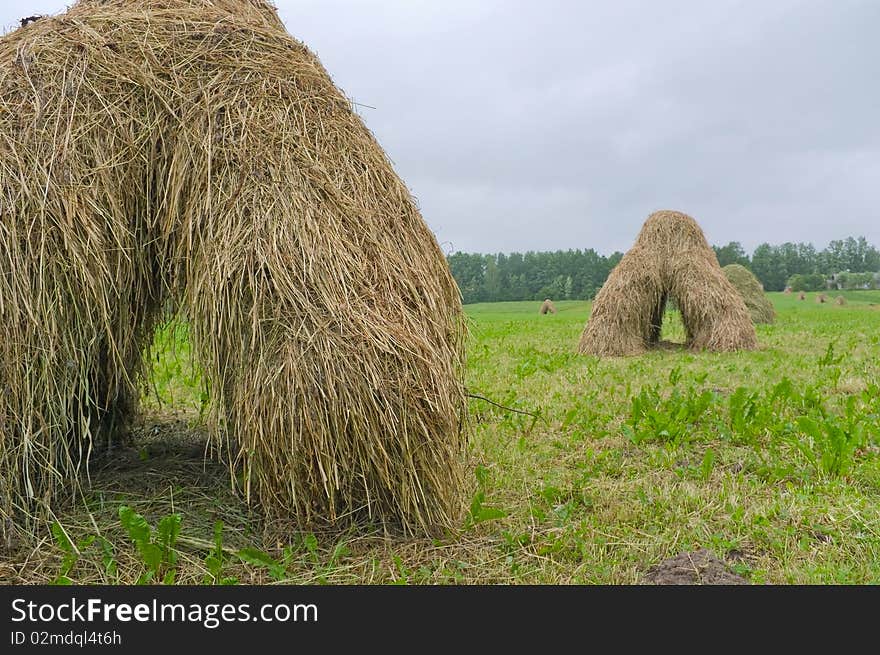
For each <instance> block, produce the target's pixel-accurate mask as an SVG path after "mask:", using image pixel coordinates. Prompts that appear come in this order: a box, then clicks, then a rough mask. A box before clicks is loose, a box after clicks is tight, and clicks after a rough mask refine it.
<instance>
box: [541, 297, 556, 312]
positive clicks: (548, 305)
mask: <svg viewBox="0 0 880 655" xmlns="http://www.w3.org/2000/svg"><path fill="white" fill-rule="evenodd" d="M538 311H539V312H540V313H541V315H542V316H543V315H544V314H555V313H556V307H555V306H554V305H553V301H552V300H550V299H549V298H547V299H546V300H544V302H542V303H541V309H540V310H538Z"/></svg>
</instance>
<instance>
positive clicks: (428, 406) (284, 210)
mask: <svg viewBox="0 0 880 655" xmlns="http://www.w3.org/2000/svg"><path fill="white" fill-rule="evenodd" d="M0 194H2V195H0V200H2V202H3V222H2V225H0V260H2V262H3V269H2V271H0V272H2V275H0V324H2V327H0V330H2V334H0V390H2V396H0V472H2V476H3V480H2V484H0V513H2V518H3V519H4V525H6V526H9V525H17V526H18V527H19V528H25V527H27V525H32V523H33V522H31V521H29V520H28V518H27V517H43V516H45V515H46V514H47V511H48V508H50V507H51V506H52V504H53V503H54V502H56V500H57V499H58V498H59V497H60V496H63V495H67V494H68V493H70V492H71V491H73V490H75V489H76V488H77V485H79V484H80V483H82V481H83V480H85V478H86V476H87V470H88V462H89V458H90V456H91V455H92V454H93V452H94V451H95V450H96V449H98V448H100V447H102V446H101V444H102V443H103V442H102V439H101V438H100V437H101V435H109V436H114V435H116V434H117V433H118V428H119V427H120V426H121V425H123V424H124V423H125V421H126V420H127V419H129V418H130V417H131V415H132V412H133V411H134V408H135V406H136V401H137V397H138V392H139V389H140V386H141V384H142V383H143V380H144V375H145V367H144V355H145V352H146V350H147V349H148V347H149V343H150V341H151V339H152V335H153V330H154V327H155V325H156V322H157V320H159V319H160V318H161V311H162V308H163V307H165V306H166V305H167V304H168V302H172V303H173V304H174V305H175V306H177V307H179V308H180V309H181V311H182V312H183V314H184V315H185V317H186V319H187V320H188V321H189V322H190V328H191V329H190V333H191V337H192V340H193V346H194V351H195V353H196V356H197V359H198V362H199V363H200V365H201V367H202V368H203V370H204V375H205V378H206V379H207V381H208V390H209V391H210V396H211V404H210V424H211V425H212V426H213V428H212V429H213V446H214V449H215V450H216V452H217V453H218V454H219V455H220V456H221V457H222V458H224V459H225V460H226V461H227V462H229V465H230V468H231V476H230V477H231V480H232V481H233V484H234V485H235V486H236V487H237V488H238V489H239V490H240V491H241V492H242V494H243V495H244V497H245V498H246V499H247V500H248V501H258V505H259V507H260V508H262V509H263V510H264V511H265V512H266V513H267V514H268V515H273V516H274V515H281V516H293V517H295V518H296V519H298V520H299V521H300V522H301V523H303V524H308V523H312V522H314V521H323V520H329V521H336V520H343V519H344V520H349V519H367V520H372V521H377V522H382V523H384V524H386V525H391V526H394V527H400V528H401V529H402V530H403V531H404V532H435V531H438V530H442V529H446V528H449V527H451V526H454V525H456V524H457V522H458V520H459V516H460V511H461V509H462V502H461V501H462V498H461V486H462V461H461V460H462V453H463V448H464V444H465V441H466V434H467V431H466V429H465V426H464V421H465V416H466V412H465V409H466V406H465V395H464V388H463V383H462V376H463V366H464V354H463V353H464V350H463V344H464V337H465V327H464V321H463V313H462V308H461V302H460V294H459V292H458V288H457V287H456V285H455V282H454V280H453V279H452V277H451V275H450V273H449V270H448V267H447V264H446V261H445V258H444V256H443V253H442V252H441V250H440V248H439V247H438V244H437V242H436V239H435V238H434V235H433V234H432V233H431V232H430V230H429V229H428V228H427V226H426V225H425V223H424V221H423V220H422V218H421V216H420V215H419V212H418V209H417V207H416V205H415V203H414V201H413V199H412V197H411V195H410V193H409V192H408V190H407V188H406V186H405V185H404V183H403V182H402V181H401V180H400V179H399V178H398V176H397V175H396V174H395V172H394V170H393V168H392V165H391V164H390V162H389V160H388V159H387V157H386V156H385V154H384V152H383V151H382V149H381V148H380V146H379V145H378V144H377V143H376V141H375V139H374V138H373V136H372V135H371V134H370V132H369V131H368V130H367V128H366V127H365V126H364V124H363V123H362V121H361V120H360V118H359V117H358V116H357V115H356V114H355V112H354V111H353V110H352V107H351V105H350V102H349V101H348V100H347V99H346V98H345V96H344V95H343V94H342V93H341V92H340V91H339V90H338V89H337V88H336V87H335V86H334V85H333V83H332V81H331V79H330V77H329V75H328V74H327V72H326V71H325V70H324V68H323V67H322V66H321V64H320V63H319V61H318V60H317V59H316V58H315V57H314V55H312V54H311V53H310V52H309V51H308V50H307V49H306V47H304V46H303V45H302V44H301V43H300V42H298V41H296V40H295V39H294V38H292V37H291V36H290V35H288V34H287V32H286V31H285V29H284V27H283V24H282V23H281V21H280V19H279V18H278V16H277V14H276V12H275V10H274V8H273V7H272V6H271V5H270V4H269V3H268V2H264V1H263V0H82V1H80V2H78V3H76V4H75V5H73V7H72V8H70V9H69V10H68V11H67V12H66V13H64V14H61V15H58V16H55V17H49V18H43V19H41V20H38V21H36V22H34V23H31V24H29V25H27V26H26V27H22V28H21V29H18V30H16V31H14V32H11V33H10V34H8V35H6V36H4V37H3V38H2V39H0Z"/></svg>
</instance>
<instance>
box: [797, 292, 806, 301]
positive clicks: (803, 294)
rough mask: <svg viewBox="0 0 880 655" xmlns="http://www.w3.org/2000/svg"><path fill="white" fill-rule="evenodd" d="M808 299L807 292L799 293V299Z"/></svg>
mask: <svg viewBox="0 0 880 655" xmlns="http://www.w3.org/2000/svg"><path fill="white" fill-rule="evenodd" d="M806 299H807V294H805V293H804V292H803V291H801V292H800V293H799V294H798V300H806Z"/></svg>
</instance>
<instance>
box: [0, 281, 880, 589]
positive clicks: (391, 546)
mask: <svg viewBox="0 0 880 655" xmlns="http://www.w3.org/2000/svg"><path fill="white" fill-rule="evenodd" d="M770 295H771V299H772V301H773V303H774V305H775V306H776V308H777V311H778V320H777V322H776V324H775V325H771V326H759V327H758V336H759V341H760V344H761V349H760V350H758V351H756V352H748V353H733V354H708V353H691V352H687V351H684V350H676V349H665V350H661V351H657V352H653V353H651V354H648V355H646V356H643V357H637V358H627V359H609V360H599V359H596V358H593V357H585V356H579V355H576V354H575V346H576V344H577V340H578V337H579V335H580V332H581V330H582V328H583V325H584V322H585V320H586V318H587V316H588V315H589V303H585V302H560V303H557V308H558V310H559V313H558V314H556V315H547V316H541V315H539V314H538V307H539V305H540V303H532V302H527V303H496V304H485V305H471V306H468V307H467V308H466V309H467V312H468V315H469V317H470V319H471V340H470V346H469V365H468V378H467V384H468V388H469V390H470V391H471V392H472V393H474V394H477V395H482V396H486V397H487V398H491V399H492V400H493V401H495V402H497V403H499V404H501V405H504V406H506V407H508V408H513V409H518V410H521V411H523V412H528V413H529V414H522V413H515V412H512V411H509V410H508V409H505V408H501V407H498V406H496V405H493V404H490V403H486V402H484V401H481V400H478V399H473V400H472V401H471V410H472V419H473V423H474V428H475V432H474V437H473V440H472V443H471V445H470V453H469V457H470V462H469V467H470V469H471V470H472V488H471V489H469V494H470V495H471V498H472V502H471V506H470V511H469V513H468V515H467V516H466V517H464V518H463V520H462V525H461V530H460V531H459V532H458V533H457V534H454V535H449V536H448V538H446V539H444V540H439V541H429V540H401V539H399V538H396V537H394V536H388V535H384V534H381V533H380V532H378V531H370V530H368V529H361V530H357V531H353V530H349V531H345V532H339V531H336V532H332V531H330V532H319V533H307V534H302V533H297V532H296V531H295V530H294V528H293V527H292V526H289V525H281V524H270V525H267V524H265V523H263V522H261V521H259V520H258V519H257V518H256V516H255V515H254V514H252V513H251V512H250V511H249V510H248V509H247V508H246V507H244V506H243V505H242V503H241V502H240V500H238V499H236V498H234V497H233V496H232V495H231V494H230V493H229V491H228V488H229V485H228V478H227V475H228V474H227V473H226V472H225V469H223V468H222V467H220V466H218V465H214V464H212V463H210V462H209V463H207V464H206V463H204V462H203V458H202V449H203V447H204V436H203V430H202V429H201V428H200V427H199V421H200V419H199V416H200V412H201V411H203V409H204V406H205V403H206V402H207V401H208V399H207V398H206V397H205V396H204V395H202V392H201V390H200V388H199V379H198V374H197V373H195V372H193V371H192V370H191V369H189V368H188V367H187V366H186V363H185V357H184V359H181V357H179V356H177V355H172V350H174V351H176V353H178V354H179V355H184V356H185V355H186V353H187V347H186V340H185V332H183V331H181V330H182V328H176V330H177V331H176V332H173V333H172V332H170V331H167V330H166V331H165V332H164V333H163V334H161V335H160V336H159V337H158V339H159V342H158V343H159V347H158V349H157V352H158V355H156V357H157V359H156V360H155V361H156V362H157V364H156V365H155V366H156V374H155V384H154V386H153V388H152V391H151V396H150V398H149V399H148V400H147V401H146V403H145V404H146V405H147V417H146V420H145V422H144V423H143V426H141V428H140V431H139V432H138V433H137V434H136V435H135V438H134V441H133V444H132V445H131V446H130V447H129V449H128V450H123V451H122V453H123V455H125V457H127V458H128V459H127V460H125V457H123V460H125V461H123V466H120V462H119V459H118V457H117V458H116V459H113V458H112V457H111V458H109V461H108V462H106V463H105V464H103V467H104V468H101V466H97V467H95V468H96V470H95V472H94V473H93V479H92V483H93V484H92V488H91V492H90V494H89V496H88V497H87V498H86V499H85V501H86V503H85V506H86V507H87V508H88V509H87V511H86V510H84V509H83V504H82V503H79V504H77V505H71V506H70V507H65V508H59V510H58V511H57V512H56V514H57V515H58V525H59V528H61V527H63V533H64V535H65V536H64V537H62V536H59V535H58V534H57V532H58V530H57V529H56V531H55V532H56V534H55V535H54V536H49V537H46V538H44V539H41V540H39V541H37V542H36V543H33V544H27V545H25V546H24V547H22V549H20V550H19V552H18V553H17V554H16V555H15V556H13V557H10V558H7V559H6V560H3V561H0V578H3V579H5V580H8V581H13V582H49V581H60V582H66V581H70V582H73V583H87V582H111V583H134V582H137V581H139V580H140V581H144V580H145V577H146V578H147V579H153V580H160V579H164V580H167V581H169V582H171V581H173V582H176V583H178V584H181V583H220V582H227V583H233V582H255V583H315V582H318V583H331V584H347V583H412V584H439V583H458V584H469V583H475V584H484V583H511V584H519V583H529V584H557V583H561V584H567V583H585V584H592V583H602V584H635V583H639V582H641V581H642V580H643V576H644V574H645V572H646V571H647V570H648V569H649V568H650V567H651V566H653V565H655V564H657V563H658V562H660V561H662V560H663V559H665V558H667V557H670V556H673V555H675V554H677V553H680V552H683V551H694V550H697V549H699V548H708V549H710V550H711V551H713V552H714V553H715V554H716V555H717V556H718V557H721V558H725V559H726V560H727V561H728V562H729V564H730V566H731V567H732V568H733V569H735V570H736V571H737V572H738V573H739V574H740V575H743V576H744V577H746V578H747V579H748V580H750V581H751V582H754V583H776V584H833V583H847V584H868V583H877V582H880V457H878V452H880V367H878V354H880V330H878V327H880V311H878V310H880V292H843V293H842V294H840V295H844V296H845V297H847V299H848V301H849V304H848V305H847V306H846V307H837V306H834V305H831V304H823V305H820V304H816V303H815V302H814V296H815V294H808V298H807V300H806V301H798V300H797V296H796V295H791V296H786V295H783V294H770ZM834 295H838V294H833V295H832V297H833V296H834ZM663 336H664V338H665V339H669V340H671V341H676V340H677V341H680V340H681V339H683V331H682V328H681V323H680V320H678V318H677V316H675V314H674V313H670V314H669V315H668V316H667V321H666V325H665V327H664V335H663ZM132 453H134V454H132ZM120 507H125V508H129V509H128V510H123V514H120ZM132 514H134V515H135V518H134V519H133V518H132ZM171 515H179V535H175V536H174V540H173V541H172V543H170V544H169V543H168V540H167V538H166V537H167V534H166V533H167V530H168V529H169V526H173V525H176V524H177V522H178V520H177V519H169V518H168V517H169V516H171ZM122 516H125V517H127V520H126V522H125V524H124V522H123V521H122V520H121V517H122ZM138 516H142V517H143V519H144V520H143V523H144V524H146V525H147V526H150V527H151V529H152V532H149V533H148V534H147V536H146V537H145V536H144V532H143V524H142V523H141V522H140V521H136V520H135V519H136V518H137V517H138ZM163 519H164V520H165V523H164V526H165V533H162V532H161V530H160V529H159V528H160V524H161V522H162V521H163ZM132 525H135V526H139V527H138V528H137V529H138V530H140V532H136V534H135V535H134V536H132V533H131V526H132ZM126 526H127V527H126ZM160 535H165V536H161V539H160ZM138 537H139V538H140V542H139V541H138ZM145 539H146V541H144V540H145ZM77 544H82V548H78V547H77ZM151 544H152V545H151ZM157 549H158V551H157ZM77 550H80V551H82V552H76V551H77ZM159 551H161V553H163V557H164V558H165V559H162V558H159V555H157V552H159ZM144 553H152V555H151V556H150V557H152V559H150V558H149V557H147V558H146V559H145V555H144ZM156 558H159V560H157V559H156ZM150 571H153V573H150ZM170 571H173V573H169V572H170Z"/></svg>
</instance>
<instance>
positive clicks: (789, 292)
mask: <svg viewBox="0 0 880 655" xmlns="http://www.w3.org/2000/svg"><path fill="white" fill-rule="evenodd" d="M783 293H784V294H785V295H787V296H789V295H791V293H792V289H791V287H785V291H783Z"/></svg>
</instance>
